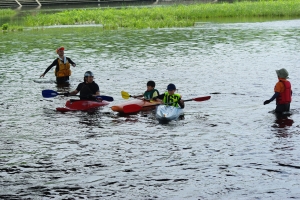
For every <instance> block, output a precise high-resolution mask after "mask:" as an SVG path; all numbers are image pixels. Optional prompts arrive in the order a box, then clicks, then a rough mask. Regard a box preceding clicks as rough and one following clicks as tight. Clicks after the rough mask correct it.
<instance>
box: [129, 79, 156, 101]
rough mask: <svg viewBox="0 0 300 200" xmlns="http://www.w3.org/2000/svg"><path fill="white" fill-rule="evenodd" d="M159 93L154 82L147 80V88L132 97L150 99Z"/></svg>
mask: <svg viewBox="0 0 300 200" xmlns="http://www.w3.org/2000/svg"><path fill="white" fill-rule="evenodd" d="M158 95H159V91H158V90H157V89H155V82H154V81H148V82H147V90H146V91H145V92H144V94H142V95H137V96H133V98H141V97H142V98H143V99H145V100H150V99H152V98H153V97H156V96H158Z"/></svg>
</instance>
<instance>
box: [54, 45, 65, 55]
mask: <svg viewBox="0 0 300 200" xmlns="http://www.w3.org/2000/svg"><path fill="white" fill-rule="evenodd" d="M56 53H57V54H58V55H59V56H60V57H62V56H64V53H65V48H64V47H58V48H57V49H56Z"/></svg>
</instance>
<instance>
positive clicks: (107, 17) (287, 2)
mask: <svg viewBox="0 0 300 200" xmlns="http://www.w3.org/2000/svg"><path fill="white" fill-rule="evenodd" d="M299 10H300V0H278V1H272V0H261V1H255V2H250V1H244V2H234V3H208V4H202V3H201V4H189V5H182V4H180V5H170V6H151V7H124V8H105V9H103V8H97V9H75V10H65V11H62V12H57V13H53V14H48V13H42V12H39V13H37V14H35V15H32V14H31V15H28V16H26V17H25V18H24V26H26V27H42V26H52V25H73V24H102V25H103V28H104V29H118V28H137V29H142V28H165V27H190V26H193V25H194V24H195V22H201V21H202V20H206V21H208V20H209V19H216V18H245V17H248V18H251V17H269V18H272V17H276V18H278V17H279V18H280V17H282V18H286V17H290V18H300V12H299ZM8 28H9V27H8Z"/></svg>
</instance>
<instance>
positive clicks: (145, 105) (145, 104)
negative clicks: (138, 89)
mask: <svg viewBox="0 0 300 200" xmlns="http://www.w3.org/2000/svg"><path fill="white" fill-rule="evenodd" d="M158 104H160V102H159V101H151V102H150V101H145V100H141V99H133V100H130V101H126V102H123V103H120V104H116V105H114V106H112V107H111V109H112V110H113V111H115V112H119V113H124V109H123V108H124V106H128V105H138V106H141V111H146V110H153V109H155V108H156V105H158Z"/></svg>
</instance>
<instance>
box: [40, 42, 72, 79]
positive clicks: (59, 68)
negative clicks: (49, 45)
mask: <svg viewBox="0 0 300 200" xmlns="http://www.w3.org/2000/svg"><path fill="white" fill-rule="evenodd" d="M64 51H65V48H64V47H59V48H57V49H56V53H57V54H58V58H56V59H55V60H54V61H53V62H52V64H51V65H49V67H47V69H46V70H45V72H44V73H43V74H42V75H41V76H40V78H41V77H44V76H45V75H46V73H47V72H48V71H49V70H50V69H51V68H52V67H54V66H56V68H55V71H54V73H55V76H56V83H57V84H62V83H68V82H69V77H70V76H71V69H70V66H71V65H72V66H73V67H75V66H76V64H75V63H74V62H73V61H72V60H71V58H69V57H66V56H65V55H64V54H65V52H64Z"/></svg>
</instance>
